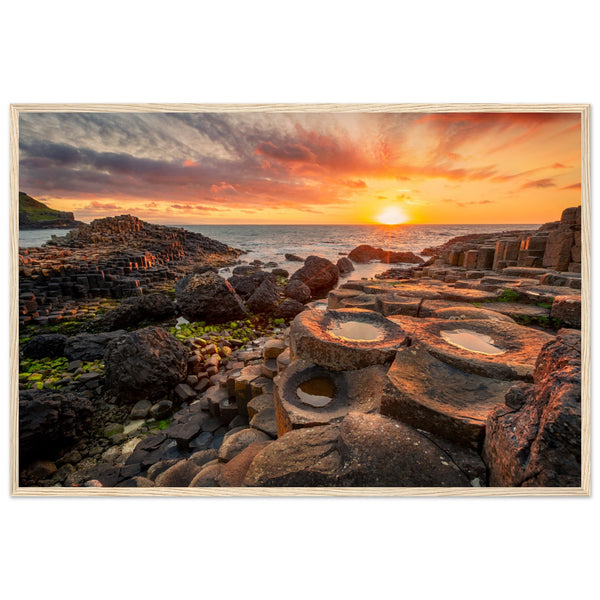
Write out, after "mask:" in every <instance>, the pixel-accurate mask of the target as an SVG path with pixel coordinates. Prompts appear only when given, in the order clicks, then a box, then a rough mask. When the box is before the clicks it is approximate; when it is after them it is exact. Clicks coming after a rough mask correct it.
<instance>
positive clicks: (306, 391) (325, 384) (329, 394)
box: [296, 377, 335, 408]
mask: <svg viewBox="0 0 600 600" xmlns="http://www.w3.org/2000/svg"><path fill="white" fill-rule="evenodd" d="M296 394H298V398H300V400H302V402H303V403H304V404H308V405H309V406H314V407H315V408H322V407H323V406H327V405H328V404H329V403H330V402H331V401H332V400H333V397H334V396H335V385H334V383H333V381H331V379H327V378H325V377H315V378H314V379H309V380H308V381H305V382H304V383H301V384H300V385H299V386H298V388H297V389H296Z"/></svg>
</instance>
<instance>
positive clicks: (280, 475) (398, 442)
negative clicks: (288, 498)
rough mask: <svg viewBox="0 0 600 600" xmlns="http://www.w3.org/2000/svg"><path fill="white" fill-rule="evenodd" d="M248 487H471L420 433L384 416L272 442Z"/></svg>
mask: <svg viewBox="0 0 600 600" xmlns="http://www.w3.org/2000/svg"><path fill="white" fill-rule="evenodd" d="M375 432H376V434H375ZM244 485H246V486H261V487H262V486H272V487H280V486H297V487H307V486H308V487H313V486H343V487H354V486H360V487H363V486H365V487H366V486H374V487H384V486H385V487H423V486H435V487H446V486H460V487H466V486H469V485H470V481H469V479H468V477H467V476H466V475H465V474H464V473H463V472H462V471H461V470H460V469H459V467H458V466H457V465H456V464H455V462H454V460H453V459H452V458H451V456H450V455H449V454H448V453H446V452H445V451H443V450H441V449H440V447H439V446H438V445H436V444H435V443H434V442H432V441H431V440H430V439H428V438H427V437H425V436H424V435H422V434H421V433H419V432H418V431H417V430H415V429H412V428H411V427H409V426H408V425H404V424H402V423H398V422H396V421H394V420H393V419H388V418H387V417H383V416H381V415H376V414H374V415H367V414H361V413H350V414H349V415H348V416H346V417H345V418H344V420H343V421H342V422H341V423H338V424H334V425H326V426H323V427H311V428H307V429H300V430H297V431H292V432H290V433H288V434H286V435H284V436H283V437H281V438H279V439H278V440H276V441H274V442H272V443H271V444H270V445H268V446H267V447H266V448H265V449H264V450H262V452H260V453H259V454H258V455H257V456H256V458H255V459H254V460H253V461H252V464H251V465H250V468H249V469H248V472H247V474H246V478H245V480H244Z"/></svg>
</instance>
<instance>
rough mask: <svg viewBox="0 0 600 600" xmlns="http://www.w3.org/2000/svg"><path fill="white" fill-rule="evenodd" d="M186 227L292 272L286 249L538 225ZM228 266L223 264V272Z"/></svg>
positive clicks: (345, 248) (336, 251) (385, 244)
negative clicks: (286, 256)
mask: <svg viewBox="0 0 600 600" xmlns="http://www.w3.org/2000/svg"><path fill="white" fill-rule="evenodd" d="M175 227H183V228H184V229H187V230H188V231H193V232H195V233H202V234H203V235H206V236H208V237H210V238H213V239H215V240H218V241H220V242H223V243H224V244H228V245H229V246H233V247H234V248H239V249H240V250H245V251H246V252H247V254H243V255H242V256H241V257H240V260H241V261H242V262H251V261H253V260H256V259H258V260H261V261H263V262H269V261H272V262H275V263H277V265H278V266H279V267H281V268H283V269H286V270H287V271H289V272H290V274H291V273H293V272H294V271H295V270H297V269H298V268H300V267H301V266H302V263H299V262H290V261H286V260H285V254H286V253H289V254H296V255H298V256H301V257H302V258H305V257H307V256H309V255H311V254H312V255H317V256H323V257H325V258H328V259H329V260H331V261H333V262H336V261H337V260H338V259H339V258H340V256H342V255H345V254H348V252H350V251H351V250H352V249H353V248H356V246H358V245H360V244H369V245H371V246H376V247H379V248H384V249H385V250H393V251H411V252H414V253H415V254H419V253H420V252H421V251H422V250H423V249H424V248H427V247H430V246H439V245H441V244H443V243H444V242H446V241H448V240H449V239H451V238H453V237H456V236H459V235H466V234H469V233H490V232H495V231H508V230H518V229H524V230H527V229H535V228H537V227H539V225H531V224H523V225H514V224H512V225H498V224H491V225H393V226H390V225H386V226H382V225H185V226H183V225H182V226H179V225H175ZM65 233H66V232H65V230H64V229H45V230H34V231H20V232H19V246H20V247H31V246H40V245H41V244H43V243H45V242H47V241H48V240H50V237H51V236H52V235H65ZM395 266H401V265H385V264H381V263H379V262H372V263H369V264H366V265H355V269H356V270H355V272H354V273H352V275H351V276H352V277H356V278H361V277H367V278H371V277H373V276H374V275H375V274H377V273H381V272H383V271H385V270H387V269H389V268H390V267H395ZM228 271H229V269H224V270H223V274H224V275H226V274H227V272H228Z"/></svg>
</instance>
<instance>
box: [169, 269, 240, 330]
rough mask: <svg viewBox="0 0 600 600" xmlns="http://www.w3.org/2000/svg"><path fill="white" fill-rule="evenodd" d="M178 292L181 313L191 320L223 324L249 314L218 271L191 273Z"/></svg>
mask: <svg viewBox="0 0 600 600" xmlns="http://www.w3.org/2000/svg"><path fill="white" fill-rule="evenodd" d="M175 293H176V297H177V305H178V306H179V309H180V311H181V314H182V315H183V316H184V317H185V318H186V319H188V320H189V321H200V320H202V321H206V322H207V323H223V322H225V321H231V320H235V319H242V318H245V317H246V316H247V312H246V309H245V308H244V305H243V304H242V301H241V300H240V297H239V296H238V295H237V294H236V292H235V290H234V289H233V287H232V285H231V284H230V283H229V282H227V281H225V280H224V279H223V278H222V277H220V276H219V275H217V274H216V273H212V272H207V273H203V274H202V275H191V276H188V277H186V278H185V282H184V283H183V284H182V285H181V286H180V287H179V289H176V290H175Z"/></svg>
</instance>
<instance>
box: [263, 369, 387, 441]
mask: <svg viewBox="0 0 600 600" xmlns="http://www.w3.org/2000/svg"><path fill="white" fill-rule="evenodd" d="M387 368H388V367H387V366H385V367H384V366H382V365H372V366H370V367H366V368H365V369H357V370H354V371H344V372H339V371H329V370H328V369H325V368H323V367H319V366H318V365H315V364H313V363H309V362H307V361H304V360H301V359H299V360H295V361H293V362H292V363H291V364H290V366H289V367H288V368H287V369H286V370H285V371H283V372H281V373H280V374H279V375H277V377H275V379H274V380H273V384H274V385H273V399H274V403H275V415H276V418H277V435H278V436H281V435H283V434H284V433H287V432H288V431H291V430H292V429H299V428H302V427H315V426H317V425H327V424H330V423H334V422H337V421H340V420H341V419H343V418H344V417H345V416H346V415H347V414H348V413H349V412H350V411H355V412H365V413H372V412H376V411H378V410H379V406H380V403H381V394H382V392H383V388H384V386H385V381H386V373H387Z"/></svg>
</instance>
